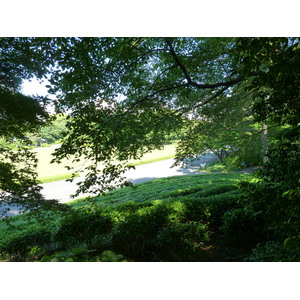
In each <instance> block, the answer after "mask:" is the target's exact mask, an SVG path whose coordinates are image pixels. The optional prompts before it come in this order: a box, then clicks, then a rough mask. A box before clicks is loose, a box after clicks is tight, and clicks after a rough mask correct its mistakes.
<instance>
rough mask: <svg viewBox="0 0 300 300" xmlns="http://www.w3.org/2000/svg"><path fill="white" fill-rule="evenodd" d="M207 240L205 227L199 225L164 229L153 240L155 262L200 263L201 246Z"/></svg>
mask: <svg viewBox="0 0 300 300" xmlns="http://www.w3.org/2000/svg"><path fill="white" fill-rule="evenodd" d="M208 240H209V232H208V230H207V226H206V225H204V224H201V223H185V224H181V223H177V224H172V225H170V226H167V227H164V228H162V229H161V230H160V231H159V232H158V234H157V236H156V238H155V242H154V244H155V250H154V251H155V260H160V261H201V255H202V254H203V250H202V247H201V246H202V244H203V243H204V242H207V241H208Z"/></svg>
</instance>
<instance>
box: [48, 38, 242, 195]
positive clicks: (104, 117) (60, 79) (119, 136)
mask: <svg viewBox="0 0 300 300" xmlns="http://www.w3.org/2000/svg"><path fill="white" fill-rule="evenodd" d="M58 42H59V47H58V48H59V50H58V51H59V53H60V54H59V58H58V60H57V64H58V66H60V68H56V70H54V71H53V73H52V75H51V77H50V79H49V81H50V82H51V84H52V88H51V91H52V92H59V95H60V96H59V103H58V104H59V105H58V109H69V110H71V111H72V112H71V121H69V122H68V124H67V130H68V133H69V134H68V135H67V136H66V137H65V138H64V140H63V143H62V146H61V148H60V149H57V151H56V158H55V161H60V159H62V158H63V157H64V156H75V158H74V159H79V157H82V156H83V157H85V158H86V159H89V160H93V163H92V166H89V167H88V176H87V180H86V181H85V184H83V185H82V186H81V187H82V188H81V191H84V190H85V189H89V187H91V188H92V189H93V186H94V187H97V189H96V190H95V191H96V192H101V191H103V190H105V186H106V183H113V184H116V182H114V181H115V179H117V178H118V176H119V175H120V174H122V172H124V171H125V170H126V168H127V166H126V161H128V159H131V158H135V159H136V158H139V157H141V155H142V154H143V153H144V152H147V151H149V150H152V149H154V148H159V147H161V146H163V145H164V144H165V142H166V140H167V138H166V136H167V134H168V133H170V132H174V131H180V128H181V126H182V122H183V120H184V117H185V116H186V115H187V114H189V113H190V111H193V110H194V109H195V108H198V109H199V112H198V113H201V109H200V108H202V107H205V106H207V105H209V104H210V103H211V102H212V101H213V100H215V99H217V98H218V97H221V96H222V97H225V95H226V94H228V93H229V91H230V88H232V87H234V86H236V85H237V84H239V83H241V82H242V81H243V78H242V77H241V76H239V74H237V73H236V70H235V69H234V67H233V65H232V56H233V53H234V43H235V39H229V38H224V39H223V38H221V39H213V38H204V39H195V38H101V39H93V38H81V39H80V38H72V39H65V40H60V41H58ZM61 70H65V71H64V72H61ZM118 95H122V98H123V100H122V101H118V100H116V99H117V96H118ZM107 105H108V106H107ZM116 159H117V160H119V161H122V162H121V163H119V164H118V163H114V161H115V160H116ZM99 165H101V167H102V177H100V178H97V176H96V174H97V170H98V169H99V168H98V167H99ZM104 183H105V184H104Z"/></svg>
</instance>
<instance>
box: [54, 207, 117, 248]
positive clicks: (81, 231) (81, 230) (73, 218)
mask: <svg viewBox="0 0 300 300" xmlns="http://www.w3.org/2000/svg"><path fill="white" fill-rule="evenodd" d="M112 227H113V221H112V219H111V218H110V217H109V216H103V215H101V214H100V213H99V212H89V213H87V212H81V211H76V212H73V213H72V214H69V215H68V216H66V217H65V218H63V219H62V220H61V221H60V223H59V225H58V230H57V232H56V234H55V235H54V240H55V241H56V242H58V243H59V244H60V246H61V247H63V248H68V247H73V246H78V245H81V244H83V243H85V244H87V245H91V243H92V241H93V240H94V239H97V238H98V237H99V236H101V235H103V234H107V233H108V232H110V230H111V229H112Z"/></svg>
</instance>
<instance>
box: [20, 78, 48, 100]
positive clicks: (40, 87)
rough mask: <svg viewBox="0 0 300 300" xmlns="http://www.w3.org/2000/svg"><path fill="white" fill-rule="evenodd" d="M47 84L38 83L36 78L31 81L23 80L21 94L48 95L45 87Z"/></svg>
mask: <svg viewBox="0 0 300 300" xmlns="http://www.w3.org/2000/svg"><path fill="white" fill-rule="evenodd" d="M47 84H48V82H47V81H44V83H40V82H39V81H38V80H37V79H36V78H33V79H32V80H30V81H29V80H24V81H23V84H22V93H23V94H24V95H27V96H31V95H35V94H38V95H39V96H46V95H47V94H48V92H47V88H46V86H45V85H47Z"/></svg>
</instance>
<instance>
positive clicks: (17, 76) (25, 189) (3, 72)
mask: <svg viewBox="0 0 300 300" xmlns="http://www.w3.org/2000/svg"><path fill="white" fill-rule="evenodd" d="M45 42H46V40H44V39H41V40H39V42H38V43H37V40H35V39H31V38H1V39H0V120H1V123H0V138H1V139H3V140H4V143H2V144H1V146H0V200H1V206H3V205H4V207H6V208H7V209H8V207H9V205H15V204H19V205H21V206H22V207H23V209H24V210H30V209H34V208H36V207H37V206H41V204H47V205H48V206H53V204H55V202H53V201H49V202H47V203H46V202H43V201H41V200H43V197H42V195H41V193H40V189H41V188H40V187H39V186H38V184H37V174H36V172H35V167H36V165H37V160H36V158H35V156H34V154H33V153H31V152H30V151H28V150H27V149H25V148H19V149H18V150H17V151H12V150H11V149H10V148H9V147H8V146H7V142H11V141H13V140H14V139H15V138H19V139H24V138H25V134H26V133H27V132H36V130H37V129H38V128H40V126H42V125H43V124H45V123H46V122H47V119H48V117H49V115H48V113H47V110H46V104H47V102H48V99H46V98H43V97H39V96H36V97H28V96H24V95H22V93H21V92H20V90H19V87H20V85H21V83H22V80H23V79H30V78H31V77H32V76H37V77H38V78H42V77H43V76H44V75H45V74H47V65H48V64H49V63H50V60H49V59H48V56H47V54H45V53H43V52H42V51H40V47H41V45H42V44H43V43H45ZM5 142H6V143H5ZM7 209H4V210H2V212H3V214H4V215H5V213H6V211H7Z"/></svg>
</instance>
